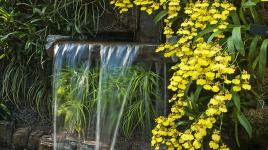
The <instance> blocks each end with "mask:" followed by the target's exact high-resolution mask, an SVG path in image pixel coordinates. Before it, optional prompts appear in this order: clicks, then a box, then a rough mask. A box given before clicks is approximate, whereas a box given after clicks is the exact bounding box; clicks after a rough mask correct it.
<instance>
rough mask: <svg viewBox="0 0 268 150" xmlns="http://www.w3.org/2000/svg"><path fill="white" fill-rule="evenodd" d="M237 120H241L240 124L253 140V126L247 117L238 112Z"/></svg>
mask: <svg viewBox="0 0 268 150" xmlns="http://www.w3.org/2000/svg"><path fill="white" fill-rule="evenodd" d="M237 118H238V120H239V123H240V124H241V125H242V126H243V127H244V129H245V130H246V131H247V133H248V135H249V137H250V138H252V126H251V124H250V122H249V121H248V119H247V118H246V116H245V115H244V114H242V113H239V112H237Z"/></svg>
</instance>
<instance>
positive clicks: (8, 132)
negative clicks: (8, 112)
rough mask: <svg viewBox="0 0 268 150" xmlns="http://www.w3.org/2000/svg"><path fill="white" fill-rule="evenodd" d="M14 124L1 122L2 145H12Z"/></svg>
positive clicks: (0, 141) (0, 140)
mask: <svg viewBox="0 0 268 150" xmlns="http://www.w3.org/2000/svg"><path fill="white" fill-rule="evenodd" d="M13 128H14V123H12V122H7V121H0V145H4V146H11V145H12V133H13Z"/></svg>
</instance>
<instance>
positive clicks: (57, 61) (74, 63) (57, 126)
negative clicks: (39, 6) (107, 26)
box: [53, 44, 93, 150]
mask: <svg viewBox="0 0 268 150" xmlns="http://www.w3.org/2000/svg"><path fill="white" fill-rule="evenodd" d="M92 51H93V46H92V45H88V44H57V45H56V46H55V50H54V52H55V54H54V57H55V58H54V68H53V75H54V76H53V101H54V108H53V111H54V121H53V122H54V125H53V129H54V134H53V141H54V142H53V144H54V150H57V149H60V148H58V143H59V141H61V139H62V138H65V136H67V135H68V134H71V133H72V132H74V130H73V128H75V127H74V126H75V125H76V124H77V123H79V122H80V121H81V120H80V121H79V120H68V117H73V118H75V117H78V116H79V115H82V114H81V112H79V110H78V109H79V106H81V105H82V104H83V103H84V102H83V100H85V98H84V97H83V96H85V95H86V93H87V92H86V91H85V90H86V88H85V87H87V84H88V80H87V72H88V70H89V68H90V66H91V62H92V61H91V54H92ZM81 71H82V72H81ZM79 73H80V74H79ZM78 74H79V75H81V76H79V75H78ZM77 81H78V82H77ZM65 82H66V83H65ZM65 86H69V87H65ZM64 90H68V92H70V93H72V94H70V95H68V96H71V97H67V96H66V95H63V94H66V93H65V91H64ZM72 102H73V106H72V104H71V103H72ZM75 105H77V107H75ZM62 106H66V108H65V109H66V110H64V108H63V107H62ZM68 108H69V110H68ZM71 111H74V112H76V114H73V115H77V116H72V114H70V113H71ZM63 117H65V118H63ZM63 121H65V122H63ZM66 124H68V125H67V126H66ZM66 128H67V130H66ZM68 129H70V130H69V131H68ZM65 131H66V132H70V133H68V134H67V133H66V134H65V133H63V132H65ZM61 135H63V136H62V137H60V136H61Z"/></svg>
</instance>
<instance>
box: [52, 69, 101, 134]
mask: <svg viewBox="0 0 268 150" xmlns="http://www.w3.org/2000/svg"><path fill="white" fill-rule="evenodd" d="M97 80H98V74H97V72H96V71H95V70H91V71H89V70H88V69H84V68H80V69H70V68H66V69H63V70H62V71H61V72H60V73H59V80H57V81H54V82H57V83H56V84H57V86H56V89H55V90H56V97H57V98H56V99H57V101H56V103H57V105H58V110H57V115H58V116H63V117H64V124H63V126H64V128H65V129H66V130H67V131H69V132H72V133H77V134H78V137H79V139H80V138H81V135H84V136H85V135H86V134H85V133H84V132H85V129H86V127H87V125H88V123H89V122H90V116H91V115H90V114H92V113H93V110H94V106H95V103H96V96H97V94H96V92H97V87H96V84H97V82H96V81H97Z"/></svg>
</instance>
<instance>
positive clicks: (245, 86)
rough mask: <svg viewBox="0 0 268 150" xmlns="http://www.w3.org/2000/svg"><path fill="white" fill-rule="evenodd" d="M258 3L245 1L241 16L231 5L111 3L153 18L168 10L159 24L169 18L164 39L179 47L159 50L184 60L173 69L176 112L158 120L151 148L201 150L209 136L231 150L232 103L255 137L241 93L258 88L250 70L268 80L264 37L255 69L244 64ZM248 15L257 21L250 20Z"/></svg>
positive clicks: (217, 1)
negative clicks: (225, 133) (226, 133)
mask: <svg viewBox="0 0 268 150" xmlns="http://www.w3.org/2000/svg"><path fill="white" fill-rule="evenodd" d="M258 2H259V1H254V2H253V1H251V0H249V1H245V0H244V1H242V2H241V5H242V6H241V8H240V9H239V10H238V11H239V16H238V15H237V13H236V11H237V8H236V7H235V6H234V5H233V4H232V3H230V2H228V1H227V0H212V1H211V0H197V1H192V0H190V1H178V0H170V1H166V0H160V1H153V0H146V1H141V0H134V1H130V0H112V1H111V3H112V4H114V5H115V6H116V7H119V8H120V10H121V12H125V11H127V10H128V9H129V8H131V7H133V6H134V4H135V5H137V6H140V8H141V10H143V11H146V12H147V13H148V14H152V13H153V12H154V11H158V10H159V9H162V11H160V12H159V13H158V14H157V15H156V19H155V20H156V21H157V20H160V19H162V18H164V22H165V26H164V31H163V34H165V35H166V37H167V38H170V37H172V36H175V35H176V36H177V41H176V42H172V43H171V42H166V43H165V44H162V45H160V46H159V47H158V49H157V50H156V51H157V52H161V51H164V52H165V53H164V56H165V57H178V58H179V61H178V62H177V63H176V64H175V65H174V66H173V67H172V70H173V72H174V73H173V76H172V77H171V79H170V85H169V86H168V88H169V89H171V90H172V91H173V92H174V95H173V97H172V98H171V99H170V103H171V112H170V114H169V115H168V116H167V117H164V116H161V117H159V118H157V119H156V126H155V128H154V129H153V130H152V134H153V137H152V142H151V144H152V146H153V147H155V149H159V148H160V147H161V145H166V147H167V148H168V149H192V150H193V149H201V148H203V147H204V146H205V145H206V143H205V141H204V139H205V137H207V136H211V138H212V139H211V141H210V142H209V144H208V145H209V147H210V148H211V149H224V150H227V149H229V148H228V147H227V146H226V145H225V144H224V143H223V141H222V139H221V129H222V124H223V123H222V119H223V114H224V113H227V111H228V109H227V107H228V106H229V105H230V104H233V105H234V106H235V107H234V108H233V112H234V114H235V115H234V116H235V118H236V119H237V120H238V121H239V122H240V124H241V125H242V126H243V127H244V128H245V129H246V131H247V132H248V134H249V135H250V136H251V134H252V127H251V125H250V123H249V121H248V120H247V119H246V117H245V116H244V115H243V113H242V111H241V99H240V98H239V92H241V91H242V90H251V88H252V87H251V85H250V83H249V82H250V80H253V79H252V78H251V75H250V74H249V73H248V72H247V71H246V69H247V70H250V71H251V73H252V74H253V77H255V68H256V66H258V67H259V68H258V70H257V72H258V73H257V75H258V79H259V81H260V82H262V81H263V78H264V72H265V67H266V51H267V40H264V41H263V43H262V46H261V48H260V52H259V53H258V52H257V51H256V49H257V45H258V41H257V39H259V40H260V39H261V37H260V36H257V37H255V38H254V40H252V44H251V46H250V47H251V48H249V52H247V55H248V58H249V59H248V60H247V61H249V66H250V67H248V68H246V67H245V65H244V62H241V61H240V60H243V59H244V58H243V57H245V55H246V51H245V50H248V48H246V47H245V45H246V44H245V41H246V40H245V41H242V38H244V36H245V35H244V34H247V35H248V32H247V31H248V29H249V26H250V25H249V24H248V23H247V20H250V21H252V20H253V22H254V23H256V22H257V21H259V20H258V19H257V18H256V17H257V11H256V9H255V7H256V6H257V3H258ZM247 10H250V13H251V16H252V18H246V17H245V14H246V13H247ZM240 20H241V21H242V22H243V23H244V24H245V25H242V24H241V23H240ZM232 23H233V24H232ZM178 25H179V26H178ZM245 30H246V32H245V33H244V34H242V33H241V32H242V31H245ZM230 34H231V37H228V36H229V35H230ZM251 37H252V35H250V38H251ZM246 38H248V37H246ZM246 38H245V39H246ZM253 53H254V54H253ZM253 55H254V56H253ZM256 57H257V58H256ZM252 60H255V61H254V63H253V62H252ZM252 66H253V68H252ZM241 68H245V69H241ZM193 91H194V92H193ZM204 95H205V96H204ZM201 96H203V97H201ZM204 99H205V100H206V101H204ZM201 100H202V101H201ZM229 110H230V108H229ZM187 118H188V119H187ZM236 127H237V124H236ZM236 132H237V131H236ZM236 139H238V138H237V133H236ZM237 143H238V144H239V142H238V140H237Z"/></svg>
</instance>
